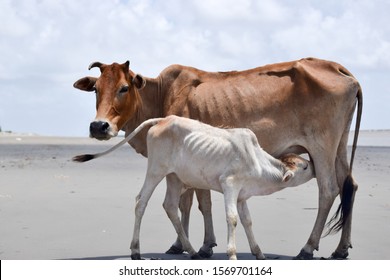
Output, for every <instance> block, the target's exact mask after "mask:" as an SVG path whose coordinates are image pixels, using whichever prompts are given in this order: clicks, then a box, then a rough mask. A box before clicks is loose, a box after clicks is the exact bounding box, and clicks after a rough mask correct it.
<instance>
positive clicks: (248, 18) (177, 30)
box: [0, 0, 390, 135]
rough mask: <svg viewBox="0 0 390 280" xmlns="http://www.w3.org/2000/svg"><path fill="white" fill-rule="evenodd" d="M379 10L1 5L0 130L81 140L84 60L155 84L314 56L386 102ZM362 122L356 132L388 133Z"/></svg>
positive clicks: (361, 3) (370, 5) (347, 6)
mask: <svg viewBox="0 0 390 280" xmlns="http://www.w3.org/2000/svg"><path fill="white" fill-rule="evenodd" d="M389 10H390V3H388V1H384V0H379V1H369V0H357V1H352V0H348V1H335V0H331V1H302V2H300V3H299V4H297V3H296V2H294V1H287V0H286V1H281V0H279V1H274V0H272V1H271V0H266V1H254V0H243V1H233V0H228V1H226V0H224V1H222V0H208V1H195V0H191V1H178V0H167V1H153V0H137V1H134V0H129V1H124V0H110V1H92V0H67V1H49V0H41V1H38V0H35V1H34V0H32V1H12V0H3V1H1V2H0V18H1V19H2V25H1V26H0V37H1V42H0V52H1V54H2V55H1V57H0V95H1V97H2V98H1V101H0V125H1V126H2V127H3V129H6V128H7V129H11V130H17V131H32V132H38V133H41V134H55V135H60V134H65V135H79V134H80V133H81V134H83V135H86V134H87V127H88V122H89V121H90V120H91V119H92V118H93V117H94V97H93V95H88V94H85V93H84V94H83V93H81V92H78V91H77V90H75V89H73V88H72V84H73V82H74V81H75V80H76V79H78V78H80V77H82V76H85V75H98V73H97V72H94V71H93V70H92V71H91V72H88V71H87V66H88V65H89V63H91V62H92V61H102V62H105V63H111V62H113V61H117V62H124V61H126V60H128V59H129V60H130V61H131V67H132V68H133V69H134V71H136V72H139V73H142V74H144V75H146V76H156V75H158V73H159V72H161V71H162V70H163V69H164V68H165V67H167V66H168V65H170V64H174V63H180V64H186V65H191V66H194V67H198V68H201V69H205V70H210V71H227V70H240V69H247V68H252V67H256V66H260V65H263V64H267V63H273V62H279V61H287V60H293V59H299V58H301V57H307V56H316V57H321V58H324V59H330V60H335V61H338V62H340V63H341V64H343V65H345V66H346V67H347V68H348V69H349V70H351V71H352V72H353V73H354V74H355V75H356V76H357V77H359V78H360V79H361V83H362V85H363V88H364V90H365V92H366V91H368V92H371V91H372V92H381V95H380V96H376V97H377V98H386V97H385V96H386V94H388V93H389V92H388V90H386V88H385V89H383V88H382V89H379V88H378V85H380V84H382V82H381V81H379V80H378V78H377V77H375V74H374V72H380V73H381V75H385V76H386V73H387V74H388V72H389V71H390V27H389V25H388V15H387V12H388V11H389ZM368 96H370V95H368ZM374 103H375V102H372V104H374ZM379 103H381V102H379ZM368 104H370V103H368ZM377 105H379V108H375V109H373V110H375V111H380V110H383V111H385V110H387V108H384V105H383V104H375V105H373V107H374V106H377ZM365 110H370V108H369V107H368V108H366V107H365ZM366 115H367V118H365V119H364V124H363V127H365V126H366V127H368V128H378V127H380V128H383V127H387V128H389V123H388V122H386V121H382V122H380V123H378V122H377V121H376V120H374V119H372V120H370V114H366ZM21 116H28V120H29V121H30V123H29V124H28V125H26V121H25V119H24V118H23V117H21ZM65 116H66V117H67V120H66V121H63V122H62V121H61V120H62V119H63V118H64V117H65ZM383 116H388V113H387V114H386V113H384V114H383ZM387 119H388V118H387ZM58 123H61V125H58Z"/></svg>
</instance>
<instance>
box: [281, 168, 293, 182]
mask: <svg viewBox="0 0 390 280" xmlns="http://www.w3.org/2000/svg"><path fill="white" fill-rule="evenodd" d="M292 177H294V172H292V171H291V170H287V171H286V173H284V175H283V180H282V181H283V182H287V181H289V180H290V179H291V178H292Z"/></svg>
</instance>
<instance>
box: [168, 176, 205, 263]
mask: <svg viewBox="0 0 390 280" xmlns="http://www.w3.org/2000/svg"><path fill="white" fill-rule="evenodd" d="M167 184H168V186H167V192H166V195H165V199H164V204H163V206H164V209H165V211H166V213H167V215H168V217H169V219H170V220H171V222H172V225H173V226H174V228H175V230H176V233H177V235H178V239H179V241H180V243H181V244H182V246H183V247H182V248H183V250H184V251H187V252H188V253H189V254H190V255H191V258H193V259H195V258H196V259H197V258H199V256H198V254H197V253H196V251H195V250H194V248H193V247H192V246H191V243H190V241H189V240H188V237H187V234H186V232H185V230H184V228H183V226H182V223H181V221H180V218H179V215H178V209H179V201H180V196H181V192H182V190H183V184H182V182H181V181H180V180H179V178H177V176H176V175H175V174H169V175H168V176H167Z"/></svg>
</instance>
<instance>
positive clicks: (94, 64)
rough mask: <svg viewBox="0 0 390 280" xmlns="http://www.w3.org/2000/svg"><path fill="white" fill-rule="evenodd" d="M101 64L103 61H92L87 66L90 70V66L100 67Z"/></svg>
mask: <svg viewBox="0 0 390 280" xmlns="http://www.w3.org/2000/svg"><path fill="white" fill-rule="evenodd" d="M102 65H103V63H101V62H92V63H91V64H90V65H89V67H88V70H91V68H93V67H99V68H100V67H101V66H102Z"/></svg>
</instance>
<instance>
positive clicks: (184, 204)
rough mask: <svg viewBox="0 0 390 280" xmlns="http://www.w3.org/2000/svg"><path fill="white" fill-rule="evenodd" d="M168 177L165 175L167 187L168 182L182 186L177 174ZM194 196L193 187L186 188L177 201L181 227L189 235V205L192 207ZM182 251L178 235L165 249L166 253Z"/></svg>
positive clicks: (174, 253) (179, 252)
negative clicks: (169, 246)
mask: <svg viewBox="0 0 390 280" xmlns="http://www.w3.org/2000/svg"><path fill="white" fill-rule="evenodd" d="M172 176H173V175H172ZM169 177H170V179H168V177H167V188H168V187H169V185H170V184H181V185H182V187H184V186H185V185H184V184H183V183H182V182H181V181H180V179H179V178H177V176H175V177H176V178H173V177H171V176H169ZM193 197H194V190H193V189H187V190H186V191H185V192H184V193H183V194H182V195H181V196H180V202H179V209H180V213H181V224H182V226H183V229H184V231H185V233H186V235H187V237H189V223H190V212H191V207H192V201H193ZM183 252H184V250H183V245H182V244H181V241H180V239H179V237H177V238H176V241H175V242H174V243H173V244H172V246H171V248H169V249H168V251H166V252H165V253H166V254H173V255H177V254H182V253H183Z"/></svg>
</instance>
